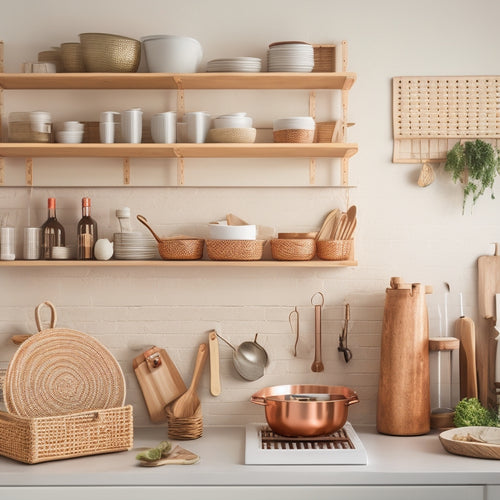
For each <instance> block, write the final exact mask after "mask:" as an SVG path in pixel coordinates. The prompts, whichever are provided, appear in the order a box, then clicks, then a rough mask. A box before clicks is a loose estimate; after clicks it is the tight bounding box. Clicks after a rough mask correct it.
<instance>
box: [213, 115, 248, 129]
mask: <svg viewBox="0 0 500 500" xmlns="http://www.w3.org/2000/svg"><path fill="white" fill-rule="evenodd" d="M213 125H214V127H213V128H252V125H253V120H252V118H251V117H250V116H241V115H236V114H234V115H223V116H218V117H217V118H214V123H213Z"/></svg>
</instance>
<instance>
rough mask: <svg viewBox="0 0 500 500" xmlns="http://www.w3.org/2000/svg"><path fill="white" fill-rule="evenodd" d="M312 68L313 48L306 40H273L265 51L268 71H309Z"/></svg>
mask: <svg viewBox="0 0 500 500" xmlns="http://www.w3.org/2000/svg"><path fill="white" fill-rule="evenodd" d="M313 68H314V48H313V46H312V45H311V44H309V43H306V42H275V43H272V44H271V45H269V50H268V52H267V70H268V71H291V72H298V73H310V72H311V71H312V70H313Z"/></svg>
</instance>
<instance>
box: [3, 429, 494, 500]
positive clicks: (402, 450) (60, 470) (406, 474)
mask: <svg viewBox="0 0 500 500" xmlns="http://www.w3.org/2000/svg"><path fill="white" fill-rule="evenodd" d="M355 429H356V432H357V434H358V436H359V437H360V438H361V441H362V442H363V444H364V446H365V448H366V451H367V454H368V465H351V466H346V465H245V463H244V452H245V442H244V441H245V439H244V436H245V428H244V427H209V428H206V429H205V430H204V435H203V437H202V438H200V439H197V440H193V441H182V442H179V444H180V445H181V446H182V447H184V448H186V449H188V450H190V451H193V452H194V453H197V454H198V455H200V457H201V460H200V462H199V463H197V464H195V465H169V466H162V467H141V466H139V465H138V463H137V461H136V460H135V455H136V453H137V451H138V450H139V449H140V448H144V447H148V448H149V447H153V446H156V445H157V444H158V442H159V441H161V440H162V439H165V438H166V431H165V428H163V427H159V428H151V429H137V430H136V431H135V438H134V449H133V450H130V451H127V452H119V453H110V454H106V455H96V456H90V457H82V458H73V459H70V460H62V461H54V462H46V463H40V464H34V465H26V464H21V463H18V462H15V461H13V460H10V459H7V458H4V457H0V491H1V487H3V486H85V485H86V486H116V485H120V486H141V485H149V486H153V485H157V486H184V485H190V486H201V485H219V486H227V485H290V486H291V485H414V484H429V485H438V484H441V485H443V484H444V485H446V484H455V485H466V484H468V485H474V484H476V485H479V484H500V461H497V460H483V459H476V458H468V457H462V456H455V455H451V454H449V453H447V452H446V451H445V450H444V449H443V448H442V446H441V443H440V442H439V438H438V433H436V432H434V433H431V434H428V435H425V436H418V437H396V436H384V435H381V434H378V433H377V432H376V431H375V430H374V429H372V428H368V429H367V428H363V427H355Z"/></svg>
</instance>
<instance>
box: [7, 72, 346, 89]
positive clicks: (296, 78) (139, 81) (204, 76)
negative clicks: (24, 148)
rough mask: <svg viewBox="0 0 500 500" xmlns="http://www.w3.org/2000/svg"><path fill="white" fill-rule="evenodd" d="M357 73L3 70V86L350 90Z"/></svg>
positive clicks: (22, 87) (32, 87) (16, 87)
mask: <svg viewBox="0 0 500 500" xmlns="http://www.w3.org/2000/svg"><path fill="white" fill-rule="evenodd" d="M355 81H356V74H355V73H348V72H345V73H186V74H183V73H44V74H42V73H2V74H0V88H3V89H6V90H35V89H38V90H44V89H59V90H61V89H130V90H132V89H137V90H143V89H149V90H153V89H173V90H188V89H206V90H207V89H208V90H210V89H249V90H250V89H253V90H255V89H257V90H259V89H269V90H271V89H306V90H309V89H331V90H335V89H336V90H349V89H350V88H351V87H352V85H353V84H354V82H355Z"/></svg>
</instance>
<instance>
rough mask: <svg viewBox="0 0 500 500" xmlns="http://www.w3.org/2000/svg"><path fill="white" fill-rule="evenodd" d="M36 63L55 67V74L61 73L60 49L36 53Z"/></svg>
mask: <svg viewBox="0 0 500 500" xmlns="http://www.w3.org/2000/svg"><path fill="white" fill-rule="evenodd" d="M38 62H47V63H52V64H55V65H56V73H61V72H62V71H63V64H62V58H61V49H54V50H42V51H41V52H39V53H38Z"/></svg>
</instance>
